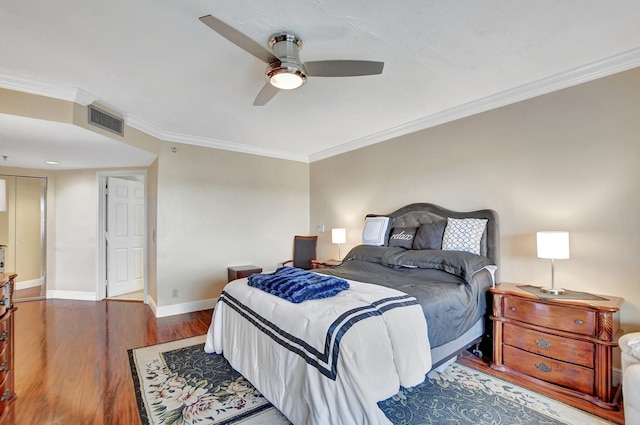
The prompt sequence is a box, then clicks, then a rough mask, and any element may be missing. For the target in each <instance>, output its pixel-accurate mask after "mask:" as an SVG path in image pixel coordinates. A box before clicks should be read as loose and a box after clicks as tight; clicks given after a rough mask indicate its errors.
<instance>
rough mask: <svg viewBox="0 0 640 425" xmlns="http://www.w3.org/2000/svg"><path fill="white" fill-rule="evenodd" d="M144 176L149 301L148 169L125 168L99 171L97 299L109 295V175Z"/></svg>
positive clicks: (146, 288) (145, 300)
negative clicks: (107, 199) (107, 192)
mask: <svg viewBox="0 0 640 425" xmlns="http://www.w3.org/2000/svg"><path fill="white" fill-rule="evenodd" d="M130 176H142V178H143V183H144V199H145V202H144V303H145V304H147V303H148V299H147V291H148V282H147V278H148V274H149V273H148V260H147V252H148V246H147V225H148V220H147V171H146V170H123V171H99V172H98V173H97V179H98V188H99V190H98V193H99V196H98V249H97V253H98V258H97V265H98V267H97V268H96V270H97V272H98V276H97V278H96V300H97V301H101V300H103V299H105V298H106V296H107V244H106V242H107V233H106V227H107V226H106V224H107V202H106V186H107V178H108V177H130Z"/></svg>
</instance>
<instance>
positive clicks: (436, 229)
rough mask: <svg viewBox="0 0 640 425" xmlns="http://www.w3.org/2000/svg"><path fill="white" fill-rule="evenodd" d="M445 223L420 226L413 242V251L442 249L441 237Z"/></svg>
mask: <svg viewBox="0 0 640 425" xmlns="http://www.w3.org/2000/svg"><path fill="white" fill-rule="evenodd" d="M446 226H447V222H446V221H444V220H443V221H436V222H434V223H425V224H422V225H421V226H420V228H419V229H418V233H416V237H415V239H414V240H413V249H442V237H443V236H444V228H445V227H446Z"/></svg>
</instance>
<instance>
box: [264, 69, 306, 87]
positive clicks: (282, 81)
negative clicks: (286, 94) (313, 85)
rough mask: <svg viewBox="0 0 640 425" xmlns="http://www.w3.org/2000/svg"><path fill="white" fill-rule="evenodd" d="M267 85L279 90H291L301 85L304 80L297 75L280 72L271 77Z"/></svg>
mask: <svg viewBox="0 0 640 425" xmlns="http://www.w3.org/2000/svg"><path fill="white" fill-rule="evenodd" d="M269 83H270V84H271V85H272V86H274V87H276V88H278V89H281V90H293V89H297V88H298V87H300V86H301V85H303V84H304V80H303V79H302V77H301V76H300V75H298V74H293V73H289V72H280V73H278V74H274V75H273V76H271V78H269Z"/></svg>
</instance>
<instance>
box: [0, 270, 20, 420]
mask: <svg viewBox="0 0 640 425" xmlns="http://www.w3.org/2000/svg"><path fill="white" fill-rule="evenodd" d="M16 276H17V275H15V274H8V273H0V423H4V420H5V418H6V417H7V415H8V414H9V405H10V404H11V402H12V401H14V400H15V398H16V393H15V391H14V386H13V377H14V370H13V329H14V327H13V313H14V312H15V310H16V308H15V307H14V306H13V288H14V285H15V278H16Z"/></svg>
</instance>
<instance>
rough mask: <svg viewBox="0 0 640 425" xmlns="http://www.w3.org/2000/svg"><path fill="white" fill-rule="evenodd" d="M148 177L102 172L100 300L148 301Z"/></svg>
mask: <svg viewBox="0 0 640 425" xmlns="http://www.w3.org/2000/svg"><path fill="white" fill-rule="evenodd" d="M145 177H146V174H145V173H144V172H143V171H141V172H127V173H117V172H115V173H114V172H111V173H99V176H98V178H99V182H100V200H101V205H100V229H101V233H102V235H101V237H100V239H99V240H100V247H99V248H100V249H99V258H100V265H99V270H100V279H99V288H98V292H97V293H98V295H99V296H98V298H99V299H105V298H107V299H114V300H128V301H144V300H146V264H147V262H146V231H145V229H146V190H145V188H146V185H145V180H146V179H145Z"/></svg>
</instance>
